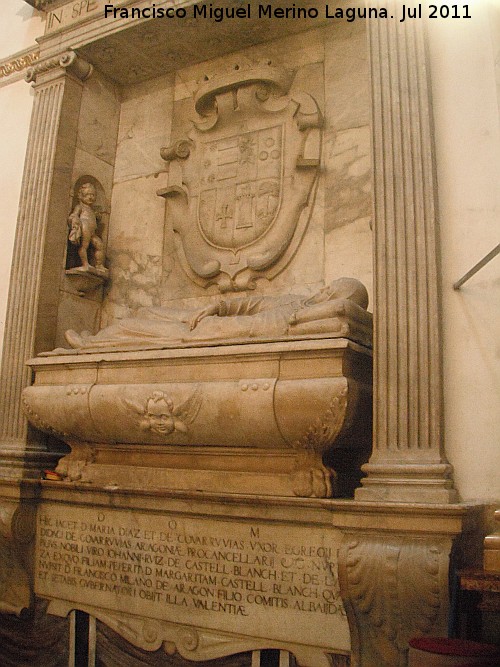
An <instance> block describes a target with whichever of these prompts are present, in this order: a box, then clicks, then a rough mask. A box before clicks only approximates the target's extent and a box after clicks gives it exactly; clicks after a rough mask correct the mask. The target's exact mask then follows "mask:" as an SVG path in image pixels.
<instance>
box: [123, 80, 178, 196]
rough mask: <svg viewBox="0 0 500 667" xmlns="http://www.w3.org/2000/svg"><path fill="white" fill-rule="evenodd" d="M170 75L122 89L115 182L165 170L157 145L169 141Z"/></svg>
mask: <svg viewBox="0 0 500 667" xmlns="http://www.w3.org/2000/svg"><path fill="white" fill-rule="evenodd" d="M172 102H173V75H168V76H165V77H160V78H159V79H154V80H153V81H148V82H146V83H140V84H137V85H134V86H130V87H129V88H126V89H124V92H123V102H122V108H121V114H120V128H119V132H118V147H117V151H116V166H115V182H117V183H120V182H122V181H125V180H130V179H133V178H140V177H142V176H149V175H150V174H154V173H156V172H159V171H165V162H164V161H163V160H162V159H161V158H160V148H161V147H162V146H165V145H167V144H168V143H169V142H170V130H171V121H172Z"/></svg>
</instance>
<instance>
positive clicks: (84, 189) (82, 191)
mask: <svg viewBox="0 0 500 667" xmlns="http://www.w3.org/2000/svg"><path fill="white" fill-rule="evenodd" d="M96 196H97V193H96V189H95V185H93V184H92V183H83V185H82V186H80V188H79V189H78V199H79V200H80V201H81V202H82V203H83V204H87V205H88V206H91V205H92V204H93V203H94V202H95V200H96Z"/></svg>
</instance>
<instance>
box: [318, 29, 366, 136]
mask: <svg viewBox="0 0 500 667" xmlns="http://www.w3.org/2000/svg"><path fill="white" fill-rule="evenodd" d="M362 24H363V22H362V21H359V22H356V21H353V22H352V23H342V22H341V23H339V25H338V28H337V29H336V30H332V31H329V32H328V31H327V32H326V33H325V35H326V39H325V81H326V86H325V93H326V109H327V114H326V121H327V128H328V129H330V128H333V129H335V130H336V131H337V132H338V131H340V130H344V129H346V128H351V127H360V126H364V125H368V123H369V122H370V90H369V72H368V49H367V43H366V33H365V29H364V25H362Z"/></svg>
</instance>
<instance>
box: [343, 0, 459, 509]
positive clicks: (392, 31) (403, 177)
mask: <svg viewBox="0 0 500 667" xmlns="http://www.w3.org/2000/svg"><path fill="white" fill-rule="evenodd" d="M370 6H373V3H371V5H370ZM380 6H385V7H387V8H388V14H389V15H391V14H392V15H393V16H394V17H397V16H399V14H400V11H399V9H398V3H397V2H395V0H390V1H389V2H384V3H383V4H382V3H380ZM368 23H369V28H368V30H369V52H370V69H371V90H372V140H373V158H374V162H373V169H374V208H375V210H374V218H375V221H374V225H375V244H374V245H375V304H374V316H375V341H374V347H375V358H374V367H375V378H374V412H375V414H374V417H375V420H374V450H373V455H372V457H371V459H370V461H369V463H368V464H367V465H366V466H365V471H366V472H367V473H368V477H367V478H366V479H365V480H363V488H361V489H358V491H357V494H356V498H357V499H359V500H395V501H403V502H405V501H408V502H450V501H453V500H455V492H454V491H453V490H452V489H451V486H452V482H451V479H450V475H451V466H449V465H448V464H447V463H446V459H445V457H444V453H443V447H442V431H441V424H442V376H441V336H440V308H439V287H438V250H437V211H436V184H435V167H434V159H433V155H434V151H433V134H432V109H431V103H430V83H429V71H428V63H427V54H426V36H425V21H424V20H420V19H418V20H406V21H404V22H403V23H401V22H400V21H399V20H398V19H396V18H395V19H394V20H371V21H369V22H368Z"/></svg>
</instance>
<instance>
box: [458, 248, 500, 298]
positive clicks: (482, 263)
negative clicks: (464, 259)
mask: <svg viewBox="0 0 500 667" xmlns="http://www.w3.org/2000/svg"><path fill="white" fill-rule="evenodd" d="M499 252H500V243H499V244H498V245H497V246H496V248H493V250H492V251H491V252H489V253H488V254H487V255H486V256H485V257H483V259H481V260H480V261H479V262H478V263H477V264H476V265H475V266H473V267H472V269H471V270H470V271H467V273H466V274H465V275H464V276H462V278H460V280H457V282H456V283H453V289H460V288H461V287H462V285H463V284H464V283H465V282H467V280H469V278H472V276H473V275H474V274H475V273H477V272H478V271H479V269H482V268H483V266H486V264H488V262H490V261H491V260H492V259H493V257H496V256H497V255H498V253H499Z"/></svg>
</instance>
